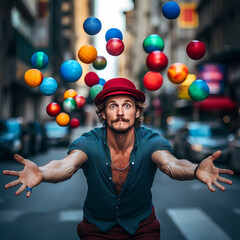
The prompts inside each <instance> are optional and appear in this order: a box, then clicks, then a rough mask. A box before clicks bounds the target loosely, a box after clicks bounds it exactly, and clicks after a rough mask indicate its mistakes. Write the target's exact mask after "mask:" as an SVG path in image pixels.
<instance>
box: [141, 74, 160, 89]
mask: <svg viewBox="0 0 240 240" xmlns="http://www.w3.org/2000/svg"><path fill="white" fill-rule="evenodd" d="M162 84H163V77H162V75H161V73H159V72H153V71H149V72H147V73H146V74H145V76H144V77H143V85H144V87H145V88H146V89H148V90H150V91H156V90H158V89H159V88H160V87H161V86H162Z"/></svg>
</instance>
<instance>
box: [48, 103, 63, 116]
mask: <svg viewBox="0 0 240 240" xmlns="http://www.w3.org/2000/svg"><path fill="white" fill-rule="evenodd" d="M46 111H47V114H48V115H49V116H51V117H55V116H57V115H58V114H59V113H60V112H61V107H60V105H59V104H58V103H55V102H52V103H49V104H48V105H47V108H46Z"/></svg>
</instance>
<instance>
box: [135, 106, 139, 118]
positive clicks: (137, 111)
mask: <svg viewBox="0 0 240 240" xmlns="http://www.w3.org/2000/svg"><path fill="white" fill-rule="evenodd" d="M139 115H140V108H137V109H136V118H138V117H139Z"/></svg>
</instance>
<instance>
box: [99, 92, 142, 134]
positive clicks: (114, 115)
mask: <svg viewBox="0 0 240 240" xmlns="http://www.w3.org/2000/svg"><path fill="white" fill-rule="evenodd" d="M139 112H140V110H139V109H136V106H135V101H134V99H133V98H132V97H131V96H128V95H119V96H112V97H109V98H108V99H107V101H106V107H105V112H102V116H103V118H104V119H105V120H106V122H107V126H108V127H109V128H110V129H112V130H113V131H115V132H119V133H124V132H127V131H129V130H130V129H131V128H133V126H134V123H135V119H136V118H138V117H139Z"/></svg>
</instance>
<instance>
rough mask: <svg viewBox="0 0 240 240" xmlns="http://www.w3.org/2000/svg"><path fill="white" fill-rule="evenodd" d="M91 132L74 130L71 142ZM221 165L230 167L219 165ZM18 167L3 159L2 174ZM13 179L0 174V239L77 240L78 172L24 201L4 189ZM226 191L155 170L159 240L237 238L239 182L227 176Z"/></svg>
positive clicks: (54, 151)
mask: <svg viewBox="0 0 240 240" xmlns="http://www.w3.org/2000/svg"><path fill="white" fill-rule="evenodd" d="M87 130H89V128H78V129H76V130H75V131H74V132H73V135H72V136H71V139H75V138H76V137H77V136H79V135H81V133H82V132H84V131H87ZM66 152H67V147H61V148H60V147H54V148H51V149H50V150H49V151H48V152H47V153H44V154H39V155H37V156H34V157H32V158H31V160H33V161H34V162H35V163H37V164H38V165H40V166H41V165H44V164H45V163H47V162H48V161H50V160H53V159H61V158H62V157H63V156H65V155H66ZM221 167H228V166H225V165H221ZM3 169H21V165H20V164H18V163H16V162H15V161H14V160H2V161H1V162H0V170H1V172H2V170H3ZM11 179H13V177H8V176H4V175H2V174H1V175H0V182H1V188H0V239H1V240H15V239H19V240H31V239H34V240H38V239H39V240H40V239H47V240H48V239H49V240H50V239H58V240H65V239H76V240H77V239H78V236H77V232H76V227H77V223H78V222H79V221H81V219H82V216H83V212H82V207H83V203H84V199H85V195H86V191H87V185H86V180H85V177H84V175H83V173H82V170H79V172H77V173H76V174H75V175H74V176H73V177H72V178H71V179H70V180H68V181H65V182H62V183H58V184H51V183H42V184H41V185H39V186H38V187H36V188H34V189H33V193H32V196H31V197H30V198H29V199H27V198H26V196H25V193H24V194H22V195H21V196H18V197H17V196H15V194H14V192H15V191H16V188H12V189H10V190H5V189H4V184H6V183H7V182H9V181H10V180H11ZM230 179H231V180H232V181H233V185H232V186H226V191H225V192H221V191H220V190H217V191H216V192H215V193H212V192H210V191H209V190H208V189H207V187H206V186H204V185H203V184H202V183H200V182H199V181H196V180H194V181H185V182H178V181H174V180H171V179H170V178H169V177H167V176H166V175H164V174H163V173H161V172H160V171H157V174H156V176H155V181H154V185H153V188H152V193H153V203H154V206H155V210H156V214H157V218H158V219H159V221H160V223H161V236H162V239H163V240H176V239H178V240H188V239H191V240H197V239H206V240H211V239H218V240H230V239H232V240H238V239H239V234H240V229H239V226H240V202H239V198H240V178H239V175H235V176H232V177H230Z"/></svg>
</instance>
